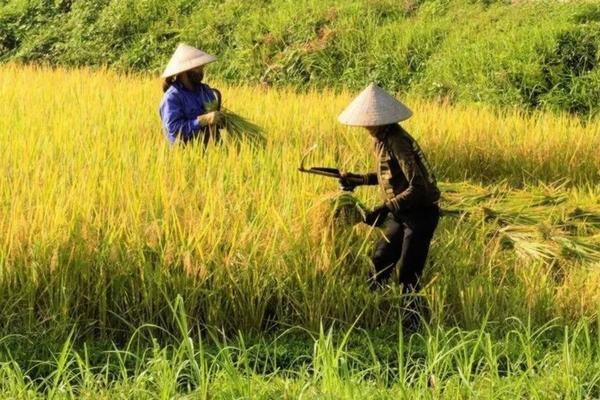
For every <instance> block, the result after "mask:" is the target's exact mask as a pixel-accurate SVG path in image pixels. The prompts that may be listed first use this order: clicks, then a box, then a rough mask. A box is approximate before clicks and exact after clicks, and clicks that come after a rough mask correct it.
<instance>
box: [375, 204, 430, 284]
mask: <svg viewBox="0 0 600 400" xmlns="http://www.w3.org/2000/svg"><path fill="white" fill-rule="evenodd" d="M439 218H440V210H439V207H438V206H431V207H428V208H425V209H422V210H419V211H415V212H411V213H409V214H408V213H407V215H401V216H399V215H394V216H393V218H391V219H390V221H388V225H387V227H386V230H385V238H383V239H381V240H380V241H379V243H377V246H376V249H375V254H374V255H373V258H372V261H373V265H374V267H375V273H374V275H373V276H372V277H371V279H372V281H371V284H372V287H375V288H376V287H380V286H381V285H382V284H383V283H384V282H385V281H386V280H387V279H388V278H389V277H390V275H391V274H392V272H393V271H394V268H395V266H396V264H399V268H400V282H399V283H400V284H402V285H403V291H404V292H405V293H409V292H417V291H419V289H420V285H419V280H420V278H421V274H422V273H423V268H424V267H425V261H426V260H427V253H428V252H429V244H430V243H431V239H432V238H433V232H434V231H435V228H436V227H437V224H438V221H439Z"/></svg>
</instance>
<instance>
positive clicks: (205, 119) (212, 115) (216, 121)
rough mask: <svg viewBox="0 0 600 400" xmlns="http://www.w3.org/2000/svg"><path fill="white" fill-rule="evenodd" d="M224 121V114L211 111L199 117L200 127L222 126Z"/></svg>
mask: <svg viewBox="0 0 600 400" xmlns="http://www.w3.org/2000/svg"><path fill="white" fill-rule="evenodd" d="M222 121H223V114H222V113H221V112H220V111H211V112H209V113H206V114H202V115H200V116H198V122H199V123H200V126H209V125H220V124H221V123H222Z"/></svg>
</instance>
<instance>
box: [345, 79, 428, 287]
mask: <svg viewBox="0 0 600 400" xmlns="http://www.w3.org/2000/svg"><path fill="white" fill-rule="evenodd" d="M411 115H412V112H411V111H410V110H409V109H408V108H407V107H406V106H404V105H403V104H402V103H400V102H399V101H398V100H396V99H395V98H393V97H392V96H390V95H389V94H388V93H386V92H385V91H384V90H383V89H381V88H380V87H378V86H376V85H374V84H371V85H369V86H368V87H367V88H366V89H365V90H364V91H363V92H362V93H361V94H360V95H358V97H356V99H354V100H353V101H352V103H350V105H349V106H348V107H347V108H346V109H345V110H344V112H342V114H340V116H339V121H340V122H341V123H343V124H345V125H350V126H362V127H364V128H366V129H367V130H368V131H369V133H370V134H371V136H372V137H373V140H374V144H375V154H376V156H377V172H372V173H368V174H366V175H357V174H352V173H345V174H343V175H342V178H341V179H340V184H341V185H343V186H348V185H351V183H348V181H347V179H348V178H350V177H353V178H357V177H360V178H362V185H377V184H378V185H379V186H380V187H381V190H382V193H383V198H384V201H383V202H382V203H381V204H380V205H378V206H377V207H375V209H373V211H371V212H369V213H367V215H366V217H365V223H366V224H368V225H372V226H381V225H382V224H383V223H384V221H386V218H387V217H388V216H391V218H389V221H387V222H388V223H387V227H386V229H385V237H384V238H383V239H381V240H380V241H379V243H377V245H376V248H375V253H374V255H373V257H372V262H373V265H374V271H373V273H372V276H371V278H370V283H371V287H372V288H379V287H382V286H383V284H384V282H385V281H386V280H387V279H388V278H389V276H390V275H391V273H392V272H393V270H394V267H395V266H396V264H399V265H400V266H399V268H400V271H399V272H400V284H402V287H403V291H404V292H405V293H411V292H412V293H415V292H417V291H418V290H419V289H420V286H419V279H420V277H421V274H422V272H423V268H424V266H425V261H426V259H427V253H428V251H429V245H430V243H431V239H432V237H433V232H434V231H435V228H436V227H437V224H438V220H439V216H440V210H439V207H438V204H437V202H438V200H439V198H440V191H439V190H438V188H437V184H436V180H435V177H434V175H433V173H432V172H431V170H430V169H429V165H428V163H427V161H426V160H425V156H424V155H423V152H422V151H421V149H420V147H419V145H418V144H417V142H416V141H415V140H414V139H413V138H412V137H411V136H410V135H409V134H408V133H407V132H406V131H405V130H404V128H402V126H400V125H399V124H398V123H399V122H401V121H404V120H406V119H408V118H410V116H411Z"/></svg>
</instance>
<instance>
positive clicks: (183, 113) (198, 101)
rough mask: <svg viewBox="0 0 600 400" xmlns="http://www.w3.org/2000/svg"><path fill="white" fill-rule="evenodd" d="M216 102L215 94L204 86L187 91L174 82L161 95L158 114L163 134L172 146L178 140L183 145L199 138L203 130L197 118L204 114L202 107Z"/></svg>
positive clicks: (204, 110) (208, 87)
mask: <svg viewBox="0 0 600 400" xmlns="http://www.w3.org/2000/svg"><path fill="white" fill-rule="evenodd" d="M214 100H216V96H215V93H214V92H213V91H212V89H211V88H210V86H208V85H206V84H204V83H203V84H201V85H199V86H198V87H197V88H196V90H194V91H190V90H187V89H186V88H185V87H184V86H183V85H182V84H181V83H179V82H175V83H173V85H171V86H170V87H169V88H168V89H167V91H166V92H165V94H164V95H163V98H162V101H161V103H160V108H159V113H160V119H161V120H162V123H163V132H164V133H165V136H166V137H167V139H168V140H169V143H171V144H173V143H175V141H176V140H177V138H179V139H180V140H182V141H183V142H184V143H187V142H188V141H190V140H192V139H194V138H196V137H198V136H199V134H198V133H199V132H200V131H201V130H202V129H203V128H202V127H201V126H200V123H199V122H198V116H199V115H201V114H204V113H205V112H206V109H205V107H204V105H205V104H206V103H208V102H210V101H214Z"/></svg>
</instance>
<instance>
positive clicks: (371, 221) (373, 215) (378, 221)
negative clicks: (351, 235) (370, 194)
mask: <svg viewBox="0 0 600 400" xmlns="http://www.w3.org/2000/svg"><path fill="white" fill-rule="evenodd" d="M389 212H390V209H389V208H388V206H387V205H385V203H384V204H381V205H379V206H377V207H375V208H374V209H373V211H371V212H369V213H367V215H365V221H364V222H365V224H367V225H371V226H381V225H383V223H384V222H385V217H387V215H388V214H389Z"/></svg>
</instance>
